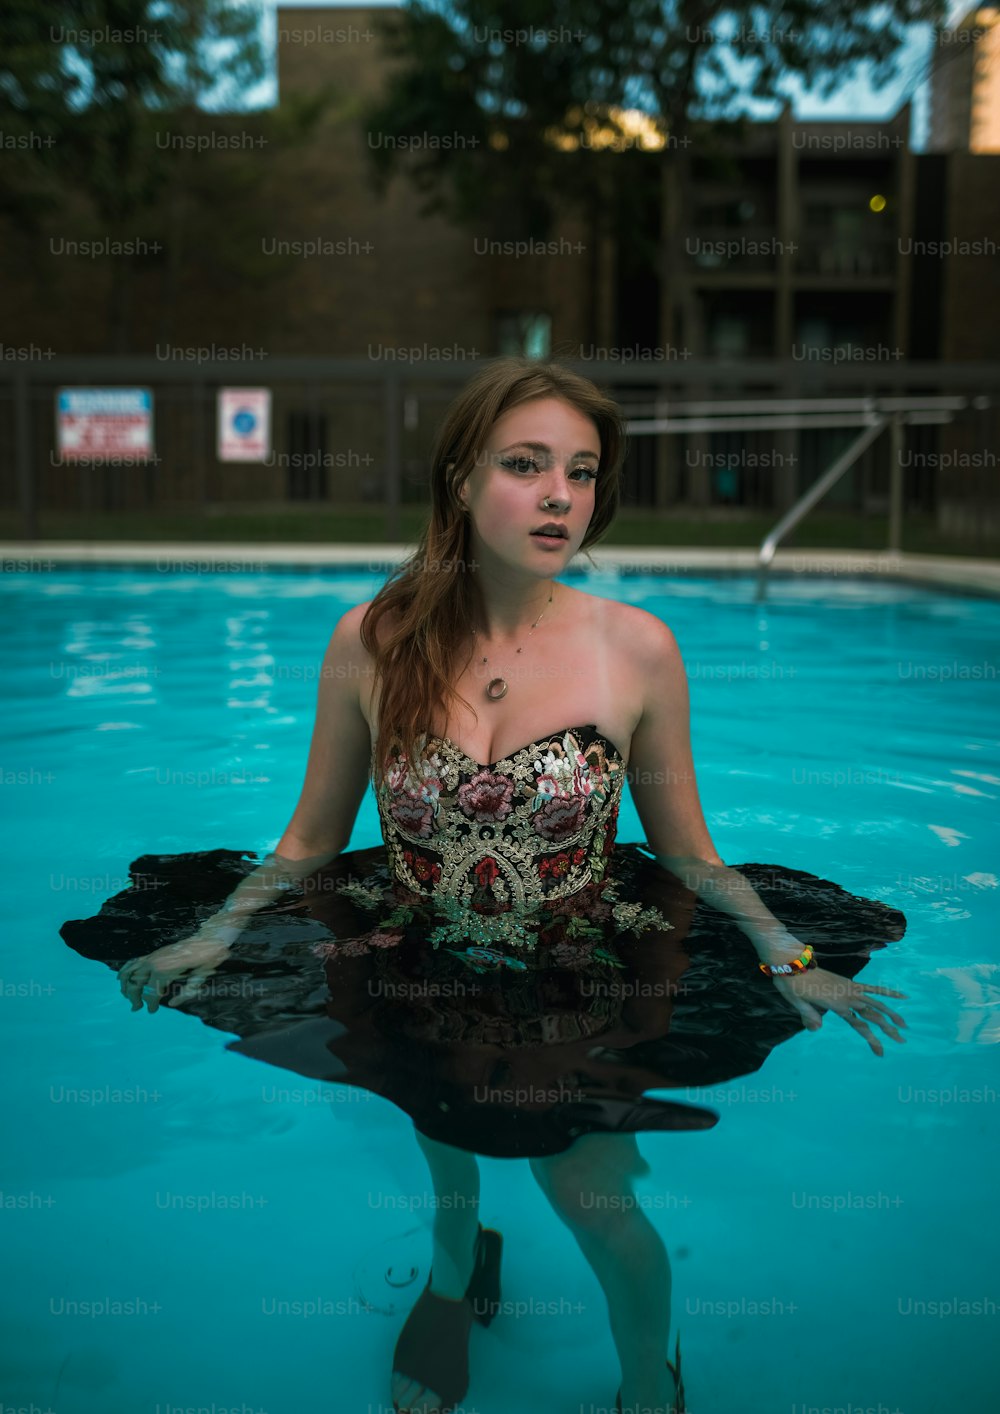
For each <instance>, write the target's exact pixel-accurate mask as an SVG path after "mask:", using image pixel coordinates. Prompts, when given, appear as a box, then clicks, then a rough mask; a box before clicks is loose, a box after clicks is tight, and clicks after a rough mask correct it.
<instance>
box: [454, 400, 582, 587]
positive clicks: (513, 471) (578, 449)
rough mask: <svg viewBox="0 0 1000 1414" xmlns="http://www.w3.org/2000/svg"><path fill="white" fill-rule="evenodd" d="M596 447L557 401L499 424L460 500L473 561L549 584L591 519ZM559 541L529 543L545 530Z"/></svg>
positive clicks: (578, 418) (572, 412)
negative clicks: (553, 527) (554, 530)
mask: <svg viewBox="0 0 1000 1414" xmlns="http://www.w3.org/2000/svg"><path fill="white" fill-rule="evenodd" d="M600 455H601V439H600V436H599V435H598V431H597V427H596V426H595V424H594V423H593V422H591V420H590V418H589V417H586V416H585V415H584V414H583V413H582V412H580V411H578V409H577V408H575V407H573V406H572V405H571V404H569V403H565V402H563V401H562V400H561V399H560V398H554V397H551V398H534V399H532V401H531V402H527V403H521V404H519V406H517V407H515V408H511V409H510V410H509V411H508V412H505V413H504V414H503V416H502V417H499V418H498V419H497V421H496V422H495V423H494V424H493V426H492V428H491V429H490V432H489V435H488V437H487V441H486V445H485V447H484V448H483V450H482V451H481V453H480V455H479V456H478V458H477V460H476V465H475V466H474V467H473V470H472V472H471V474H470V476H469V478H468V480H467V481H466V482H465V485H464V486H463V487H462V488H461V489H460V491H459V496H460V498H461V499H462V500H463V501H464V503H465V504H466V505H467V506H468V507H469V512H470V515H471V518H472V527H473V537H474V542H473V546H472V551H473V554H474V555H475V556H477V557H482V558H483V559H484V560H485V561H486V562H487V563H490V562H500V563H503V564H506V565H518V566H521V567H523V568H525V569H529V570H532V571H534V572H535V573H537V574H539V575H541V576H543V577H548V576H550V575H556V574H558V573H559V572H560V571H561V570H562V569H563V568H564V567H565V566H566V565H567V564H568V562H569V561H570V559H571V558H572V557H573V555H574V554H575V553H576V551H577V550H578V549H579V548H580V544H581V542H582V541H583V537H584V535H585V534H586V532H587V527H588V526H589V525H590V520H591V517H592V516H593V514H594V486H595V482H596V478H597V476H598V470H597V468H598V463H599V461H600ZM551 521H554V522H556V523H557V524H558V525H561V526H563V527H564V528H565V530H566V537H565V538H564V539H556V540H552V539H545V538H544V537H539V536H537V535H533V534H532V531H534V530H537V529H538V528H539V527H540V526H542V525H544V524H545V523H546V522H551Z"/></svg>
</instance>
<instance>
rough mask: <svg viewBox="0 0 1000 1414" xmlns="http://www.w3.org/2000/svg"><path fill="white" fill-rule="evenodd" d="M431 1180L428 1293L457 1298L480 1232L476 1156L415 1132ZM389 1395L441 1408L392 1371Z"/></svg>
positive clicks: (431, 1395)
mask: <svg viewBox="0 0 1000 1414" xmlns="http://www.w3.org/2000/svg"><path fill="white" fill-rule="evenodd" d="M414 1132H415V1134H416V1136H417V1143H418V1144H419V1145H420V1147H421V1149H422V1150H423V1152H424V1157H425V1158H426V1160H427V1163H428V1165H429V1167H430V1171H431V1178H432V1180H433V1183H434V1232H433V1236H434V1249H433V1257H432V1261H431V1291H434V1292H436V1293H437V1294H438V1295H439V1296H448V1297H450V1298H451V1299H452V1300H457V1299H459V1298H461V1297H463V1296H464V1295H465V1290H466V1287H467V1286H468V1285H469V1279H470V1277H471V1276H472V1265H473V1259H474V1256H475V1247H476V1234H477V1232H478V1231H479V1181H480V1175H479V1163H478V1161H477V1159H476V1156H475V1154H470V1153H469V1152H468V1151H467V1150H465V1149H456V1148H454V1147H453V1146H452V1145H451V1144H440V1143H438V1141H437V1140H436V1139H428V1137H427V1135H426V1134H421V1132H420V1131H419V1129H418V1130H415V1131H414ZM392 1397H393V1399H394V1400H395V1401H396V1403H397V1404H398V1405H399V1407H400V1409H412V1410H413V1414H424V1411H427V1414H431V1411H434V1410H437V1409H439V1408H440V1406H441V1401H440V1399H438V1397H437V1395H436V1394H435V1392H434V1391H433V1390H430V1389H427V1388H426V1387H425V1386H424V1385H421V1384H419V1383H418V1382H417V1381H415V1380H411V1379H408V1378H407V1377H406V1376H405V1375H401V1374H396V1373H394V1374H393V1377H392Z"/></svg>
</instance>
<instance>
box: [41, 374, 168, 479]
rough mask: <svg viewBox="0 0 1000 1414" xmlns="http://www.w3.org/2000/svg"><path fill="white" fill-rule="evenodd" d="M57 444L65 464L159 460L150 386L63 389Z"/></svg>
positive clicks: (58, 396) (59, 398) (59, 397)
mask: <svg viewBox="0 0 1000 1414" xmlns="http://www.w3.org/2000/svg"><path fill="white" fill-rule="evenodd" d="M56 445H57V448H58V454H59V460H60V461H64V462H100V461H107V462H115V463H119V464H120V463H122V462H131V461H136V462H141V461H145V460H146V459H147V458H151V457H152V456H153V395H152V393H151V392H150V390H149V389H148V388H60V389H59V391H58V393H57V394H56Z"/></svg>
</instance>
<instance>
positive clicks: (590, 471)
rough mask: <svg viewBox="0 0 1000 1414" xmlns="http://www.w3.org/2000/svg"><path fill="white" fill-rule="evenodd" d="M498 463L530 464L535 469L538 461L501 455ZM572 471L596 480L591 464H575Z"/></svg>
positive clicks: (508, 465) (508, 464) (514, 465)
mask: <svg viewBox="0 0 1000 1414" xmlns="http://www.w3.org/2000/svg"><path fill="white" fill-rule="evenodd" d="M500 465H501V466H506V467H510V468H514V467H519V466H530V467H534V469H535V471H537V470H538V463H537V462H536V461H535V460H534V458H533V457H501V458H500ZM573 471H583V472H586V474H587V475H588V476H589V477H590V479H591V481H596V480H597V472H596V471H595V470H594V468H593V467H592V466H575V467H574V468H573Z"/></svg>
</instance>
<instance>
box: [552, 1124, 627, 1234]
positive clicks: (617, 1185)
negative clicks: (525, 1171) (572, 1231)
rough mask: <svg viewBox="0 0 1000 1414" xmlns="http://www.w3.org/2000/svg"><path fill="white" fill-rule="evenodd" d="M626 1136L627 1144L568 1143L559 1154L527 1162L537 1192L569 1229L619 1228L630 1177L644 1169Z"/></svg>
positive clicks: (625, 1209)
mask: <svg viewBox="0 0 1000 1414" xmlns="http://www.w3.org/2000/svg"><path fill="white" fill-rule="evenodd" d="M601 1137H602V1138H610V1137H611V1136H601ZM614 1138H616V1139H624V1138H626V1136H614ZM627 1138H629V1139H632V1141H633V1142H632V1144H631V1145H629V1144H624V1145H622V1146H621V1147H618V1148H615V1147H609V1146H607V1145H600V1146H598V1145H593V1146H583V1145H574V1147H573V1148H572V1149H570V1150H567V1152H566V1153H564V1154H555V1155H552V1156H550V1157H546V1158H535V1159H531V1160H530V1164H531V1171H532V1173H533V1174H534V1176H535V1179H536V1181H537V1182H538V1185H539V1187H540V1188H541V1189H542V1192H543V1193H544V1194H545V1196H546V1198H547V1199H548V1200H549V1202H550V1203H551V1204H552V1207H553V1208H554V1209H555V1210H556V1212H557V1213H558V1214H559V1216H560V1217H561V1218H562V1219H563V1221H565V1222H566V1223H568V1224H569V1225H570V1226H572V1227H578V1228H586V1229H588V1230H592V1231H600V1230H603V1229H607V1228H610V1227H614V1226H618V1225H620V1223H621V1220H622V1217H623V1216H624V1215H625V1214H627V1213H629V1212H630V1211H632V1210H633V1209H634V1207H635V1198H634V1195H633V1193H632V1186H631V1184H632V1179H633V1178H634V1177H636V1176H637V1175H639V1174H641V1173H643V1172H645V1171H646V1167H647V1166H646V1165H645V1162H644V1160H643V1159H642V1157H641V1155H639V1153H638V1149H637V1148H635V1146H634V1137H633V1136H627Z"/></svg>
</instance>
